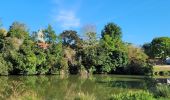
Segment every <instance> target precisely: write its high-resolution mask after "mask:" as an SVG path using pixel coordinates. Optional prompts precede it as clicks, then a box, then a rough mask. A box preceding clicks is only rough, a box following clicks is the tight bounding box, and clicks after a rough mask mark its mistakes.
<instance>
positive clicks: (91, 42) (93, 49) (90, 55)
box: [77, 32, 98, 73]
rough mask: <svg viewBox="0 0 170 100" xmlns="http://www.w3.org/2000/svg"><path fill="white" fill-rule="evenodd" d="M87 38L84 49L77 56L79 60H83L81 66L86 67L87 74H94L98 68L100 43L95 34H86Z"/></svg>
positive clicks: (83, 45) (84, 41)
mask: <svg viewBox="0 0 170 100" xmlns="http://www.w3.org/2000/svg"><path fill="white" fill-rule="evenodd" d="M85 36H86V38H84V40H83V44H82V48H81V49H80V50H79V52H78V54H77V55H78V58H79V60H81V65H82V66H84V67H85V69H86V70H87V72H88V73H93V72H94V71H95V66H96V57H97V46H98V41H97V38H96V33H94V32H88V33H85ZM81 69H82V68H81Z"/></svg>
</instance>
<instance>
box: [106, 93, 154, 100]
mask: <svg viewBox="0 0 170 100" xmlns="http://www.w3.org/2000/svg"><path fill="white" fill-rule="evenodd" d="M109 100H155V99H154V98H153V95H152V94H150V93H149V92H147V91H138V92H137V91H136V92H135V91H130V92H124V93H120V94H115V95H112V96H111V97H110V98H109Z"/></svg>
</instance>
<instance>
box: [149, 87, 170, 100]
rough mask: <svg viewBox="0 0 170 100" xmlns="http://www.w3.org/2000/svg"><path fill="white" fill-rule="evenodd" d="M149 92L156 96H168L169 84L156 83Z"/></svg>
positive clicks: (169, 93) (169, 94)
mask: <svg viewBox="0 0 170 100" xmlns="http://www.w3.org/2000/svg"><path fill="white" fill-rule="evenodd" d="M151 92H152V93H153V94H154V96H155V97H156V98H159V97H164V98H170V86H169V85H165V84H160V85H157V86H156V87H155V88H152V89H151Z"/></svg>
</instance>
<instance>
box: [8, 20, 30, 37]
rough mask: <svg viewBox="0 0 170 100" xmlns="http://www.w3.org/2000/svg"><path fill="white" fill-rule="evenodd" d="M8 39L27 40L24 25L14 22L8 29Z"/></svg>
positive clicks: (27, 35) (26, 30) (26, 31)
mask: <svg viewBox="0 0 170 100" xmlns="http://www.w3.org/2000/svg"><path fill="white" fill-rule="evenodd" d="M7 36H8V37H17V38H19V39H24V38H28V37H29V34H28V29H27V27H26V25H25V24H23V23H20V22H14V23H12V25H11V26H10V28H9V31H8V34H7Z"/></svg>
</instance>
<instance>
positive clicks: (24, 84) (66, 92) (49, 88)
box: [0, 75, 152, 100]
mask: <svg viewBox="0 0 170 100" xmlns="http://www.w3.org/2000/svg"><path fill="white" fill-rule="evenodd" d="M151 86H152V82H151V81H150V79H149V78H146V77H144V76H127V75H126V76H124V75H94V76H91V77H89V78H83V77H79V76H76V75H75V76H74V75H71V76H68V77H62V76H8V77H6V76H1V77H0V99H13V98H14V99H15V98H20V97H21V100H22V97H24V100H25V99H26V98H29V97H33V99H35V100H37V99H38V100H39V99H40V100H72V99H74V98H75V97H76V96H77V95H89V96H91V97H95V98H96V100H105V99H107V98H108V97H109V96H110V95H112V94H117V93H121V92H126V91H129V90H132V91H138V90H146V89H147V88H148V87H151Z"/></svg>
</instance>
